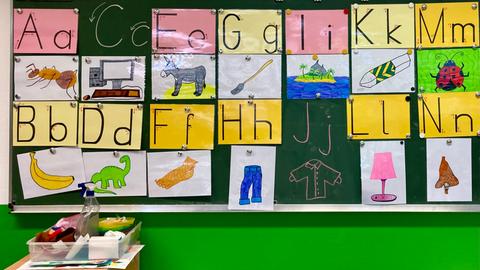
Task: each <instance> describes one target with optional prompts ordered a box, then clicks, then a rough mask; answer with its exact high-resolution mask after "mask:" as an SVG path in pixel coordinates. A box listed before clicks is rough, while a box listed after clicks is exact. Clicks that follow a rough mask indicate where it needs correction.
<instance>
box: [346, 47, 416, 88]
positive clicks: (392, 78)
mask: <svg viewBox="0 0 480 270" xmlns="http://www.w3.org/2000/svg"><path fill="white" fill-rule="evenodd" d="M414 87H415V54H414V53H413V50H412V49H357V50H354V52H353V53H352V93H357V94H362V93H409V92H415V88H414Z"/></svg>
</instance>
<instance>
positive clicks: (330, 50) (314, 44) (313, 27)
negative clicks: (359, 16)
mask: <svg viewBox="0 0 480 270" xmlns="http://www.w3.org/2000/svg"><path fill="white" fill-rule="evenodd" d="M302 15H303V31H302ZM285 18H286V19H285V28H286V45H287V53H290V54H316V53H319V54H336V53H342V52H343V51H344V50H348V12H345V11H344V10H291V11H287V13H286V15H285ZM302 33H303V34H302ZM302 36H303V42H302Z"/></svg>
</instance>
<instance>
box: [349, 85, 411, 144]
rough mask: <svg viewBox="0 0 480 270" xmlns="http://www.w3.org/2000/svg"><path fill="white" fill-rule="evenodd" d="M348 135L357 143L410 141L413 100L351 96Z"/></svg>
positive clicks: (406, 98) (399, 96)
mask: <svg viewBox="0 0 480 270" xmlns="http://www.w3.org/2000/svg"><path fill="white" fill-rule="evenodd" d="M347 132H348V137H349V138H351V139H354V140H368V139H405V138H410V134H411V133H410V96H409V95H379V94H378V95H351V96H350V98H348V99H347Z"/></svg>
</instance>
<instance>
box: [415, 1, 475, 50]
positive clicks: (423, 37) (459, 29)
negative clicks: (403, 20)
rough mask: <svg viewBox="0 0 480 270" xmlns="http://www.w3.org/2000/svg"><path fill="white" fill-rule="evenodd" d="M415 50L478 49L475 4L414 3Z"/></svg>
mask: <svg viewBox="0 0 480 270" xmlns="http://www.w3.org/2000/svg"><path fill="white" fill-rule="evenodd" d="M415 12H416V14H415V36H416V45H417V47H418V48H420V47H422V48H440V47H472V46H478V2H459V3H425V4H415Z"/></svg>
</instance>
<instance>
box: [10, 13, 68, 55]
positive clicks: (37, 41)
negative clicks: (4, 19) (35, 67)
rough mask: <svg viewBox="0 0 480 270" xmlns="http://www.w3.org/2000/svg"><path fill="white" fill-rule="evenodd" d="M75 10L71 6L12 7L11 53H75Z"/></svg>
mask: <svg viewBox="0 0 480 270" xmlns="http://www.w3.org/2000/svg"><path fill="white" fill-rule="evenodd" d="M77 38H78V12H75V10H74V9H15V10H14V11H13V52H14V53H44V54H46V53H54V54H60V53H63V54H75V53H77Z"/></svg>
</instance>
